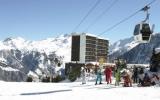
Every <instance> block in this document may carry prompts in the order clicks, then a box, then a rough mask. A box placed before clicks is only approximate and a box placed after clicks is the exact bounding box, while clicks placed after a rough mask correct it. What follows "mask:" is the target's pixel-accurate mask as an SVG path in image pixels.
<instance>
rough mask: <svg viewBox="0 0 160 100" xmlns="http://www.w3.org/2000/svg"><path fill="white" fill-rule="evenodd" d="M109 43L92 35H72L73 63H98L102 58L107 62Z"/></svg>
mask: <svg viewBox="0 0 160 100" xmlns="http://www.w3.org/2000/svg"><path fill="white" fill-rule="evenodd" d="M108 43H109V41H108V40H107V39H104V38H100V37H98V36H95V35H92V34H86V33H82V34H74V35H72V46H71V61H75V62H78V63H86V62H97V61H99V59H100V58H103V59H104V62H107V56H108Z"/></svg>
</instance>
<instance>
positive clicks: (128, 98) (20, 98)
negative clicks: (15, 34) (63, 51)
mask: <svg viewBox="0 0 160 100" xmlns="http://www.w3.org/2000/svg"><path fill="white" fill-rule="evenodd" d="M0 86H1V88H0V99H1V100H66V99H68V100H159V99H160V93H159V91H160V87H125V88H124V87H121V86H119V87H115V86H114V85H107V84H102V85H94V82H88V83H87V84H86V85H81V82H74V83H24V82H19V83H18V82H14V83H11V82H0Z"/></svg>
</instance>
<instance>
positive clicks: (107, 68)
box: [105, 67, 112, 84]
mask: <svg viewBox="0 0 160 100" xmlns="http://www.w3.org/2000/svg"><path fill="white" fill-rule="evenodd" d="M105 75H106V81H107V84H109V83H112V79H111V76H112V70H111V68H110V67H106V69H105Z"/></svg>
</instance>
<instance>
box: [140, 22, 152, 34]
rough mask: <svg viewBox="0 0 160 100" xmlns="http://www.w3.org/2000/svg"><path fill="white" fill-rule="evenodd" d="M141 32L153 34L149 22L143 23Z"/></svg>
mask: <svg viewBox="0 0 160 100" xmlns="http://www.w3.org/2000/svg"><path fill="white" fill-rule="evenodd" d="M141 33H142V34H151V30H150V27H149V24H142V30H141Z"/></svg>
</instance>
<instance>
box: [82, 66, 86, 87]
mask: <svg viewBox="0 0 160 100" xmlns="http://www.w3.org/2000/svg"><path fill="white" fill-rule="evenodd" d="M81 74H82V84H86V69H85V67H82V71H81Z"/></svg>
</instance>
